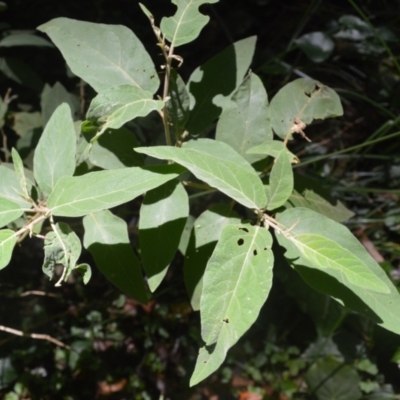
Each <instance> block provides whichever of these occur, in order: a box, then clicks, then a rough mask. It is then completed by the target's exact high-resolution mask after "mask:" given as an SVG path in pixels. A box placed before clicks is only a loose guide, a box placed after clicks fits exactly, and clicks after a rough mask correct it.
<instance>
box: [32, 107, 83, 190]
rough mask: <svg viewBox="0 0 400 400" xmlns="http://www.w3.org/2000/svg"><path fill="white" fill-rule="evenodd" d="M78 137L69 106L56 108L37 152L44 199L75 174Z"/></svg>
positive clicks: (35, 167) (37, 171)
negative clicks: (57, 185) (59, 184)
mask: <svg viewBox="0 0 400 400" xmlns="http://www.w3.org/2000/svg"><path fill="white" fill-rule="evenodd" d="M75 153H76V134H75V129H74V123H73V121H72V117H71V110H70V108H69V106H68V104H66V103H63V104H61V105H60V106H58V107H57V109H56V111H54V113H53V115H52V116H51V118H50V120H49V122H48V123H47V125H46V127H45V128H44V131H43V133H42V136H41V137H40V140H39V143H38V145H37V147H36V149H35V156H34V159H33V172H34V174H35V179H36V182H37V183H38V185H39V187H40V189H41V190H42V192H43V193H44V195H45V196H48V195H49V194H50V193H51V192H52V190H53V188H54V186H55V185H56V183H57V182H58V181H59V180H60V179H61V178H64V177H67V176H68V177H69V176H72V175H73V174H74V171H75Z"/></svg>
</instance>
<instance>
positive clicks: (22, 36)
mask: <svg viewBox="0 0 400 400" xmlns="http://www.w3.org/2000/svg"><path fill="white" fill-rule="evenodd" d="M14 46H38V47H53V45H52V44H51V43H50V42H48V41H47V40H46V39H43V38H41V37H39V36H36V35H32V34H31V33H18V34H11V35H8V36H6V37H4V38H3V39H1V40H0V47H14Z"/></svg>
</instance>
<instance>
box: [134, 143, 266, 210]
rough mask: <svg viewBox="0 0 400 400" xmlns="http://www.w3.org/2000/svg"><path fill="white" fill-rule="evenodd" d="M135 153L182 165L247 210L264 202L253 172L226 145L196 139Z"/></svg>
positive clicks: (262, 191) (259, 182) (261, 188)
mask: <svg viewBox="0 0 400 400" xmlns="http://www.w3.org/2000/svg"><path fill="white" fill-rule="evenodd" d="M135 150H136V151H138V152H139V153H144V154H147V155H149V156H152V157H155V158H159V159H162V160H173V161H175V162H177V163H179V164H181V165H183V166H185V167H186V168H187V169H189V170H190V171H191V172H192V173H193V174H194V175H195V176H196V177H197V178H199V179H201V180H203V181H204V182H206V183H208V184H209V185H210V186H213V187H215V188H217V189H218V190H220V191H221V192H223V193H225V194H226V195H227V196H229V197H231V198H232V199H234V200H236V201H237V202H238V203H240V204H243V205H244V206H246V207H248V208H257V209H259V208H262V207H264V206H265V204H266V203H267V199H266V197H265V193H264V188H263V185H262V182H261V180H260V178H259V177H258V175H257V173H256V172H255V170H254V169H253V168H252V166H251V165H250V164H249V163H248V162H247V161H246V160H245V159H244V158H243V157H241V156H240V155H239V154H238V153H236V151H235V150H233V149H232V148H231V147H230V146H228V145H227V144H225V143H222V142H218V141H215V140H211V139H198V140H191V141H189V142H185V143H184V144H183V145H182V147H181V148H177V147H171V146H155V147H147V148H144V147H139V148H137V149H135Z"/></svg>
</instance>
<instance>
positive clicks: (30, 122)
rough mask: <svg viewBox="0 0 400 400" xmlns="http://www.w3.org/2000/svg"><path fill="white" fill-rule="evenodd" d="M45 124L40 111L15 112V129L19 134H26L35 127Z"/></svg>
mask: <svg viewBox="0 0 400 400" xmlns="http://www.w3.org/2000/svg"><path fill="white" fill-rule="evenodd" d="M42 126H43V118H42V115H41V114H40V113H39V112H32V113H30V112H25V111H21V112H16V113H14V125H13V129H14V131H15V133H16V134H17V135H18V136H24V135H26V134H27V133H29V132H31V131H32V130H33V129H35V128H41V127H42Z"/></svg>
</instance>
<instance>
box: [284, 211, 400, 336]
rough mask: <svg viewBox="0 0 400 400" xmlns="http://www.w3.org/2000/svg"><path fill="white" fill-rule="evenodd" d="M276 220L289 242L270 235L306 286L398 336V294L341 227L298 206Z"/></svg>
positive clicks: (360, 245)
mask: <svg viewBox="0 0 400 400" xmlns="http://www.w3.org/2000/svg"><path fill="white" fill-rule="evenodd" d="M277 220H278V222H279V223H280V224H282V225H283V226H284V227H286V228H288V229H290V228H291V229H290V231H289V232H288V235H290V236H291V237H293V239H291V238H288V237H286V236H285V234H278V235H277V236H276V237H277V239H278V241H279V244H280V245H281V246H283V247H284V248H286V254H285V257H286V258H287V259H288V261H289V262H290V263H291V265H293V266H294V267H295V268H296V270H297V271H298V272H299V273H300V274H301V276H302V277H303V279H304V280H305V281H306V282H307V283H308V284H309V285H311V286H312V287H313V288H315V289H316V290H319V291H320V292H322V293H326V294H328V295H330V296H332V297H333V298H334V299H338V300H339V301H340V302H342V304H344V305H345V306H346V307H348V308H350V309H353V310H355V311H357V312H360V313H362V314H364V315H366V316H367V317H369V318H371V319H372V320H374V321H375V322H376V323H378V324H379V325H381V326H382V327H384V328H386V329H388V330H391V331H393V332H395V333H399V334H400V317H399V315H398V312H397V310H398V309H399V308H400V294H399V293H398V291H397V289H396V288H395V287H394V286H393V284H392V283H391V281H390V280H389V278H388V277H387V276H386V274H385V272H384V271H383V269H382V268H381V267H380V266H379V265H378V264H377V263H376V261H375V260H374V259H373V258H372V257H371V256H370V255H369V254H368V252H367V251H366V250H365V248H364V247H363V246H362V244H361V243H360V242H359V241H358V240H357V239H356V238H355V237H354V236H353V235H352V234H351V232H350V231H349V230H348V229H347V228H346V227H345V226H343V225H341V224H339V223H337V222H335V221H333V220H331V219H329V218H327V217H325V216H323V215H321V214H318V213H316V212H314V211H312V210H309V209H306V208H301V207H296V208H292V209H288V210H285V211H284V212H282V213H280V214H278V215H277ZM315 221H318V223H315ZM299 235H300V237H299V240H296V238H297V237H298V236H299ZM321 238H322V239H321ZM333 263H335V264H333Z"/></svg>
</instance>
